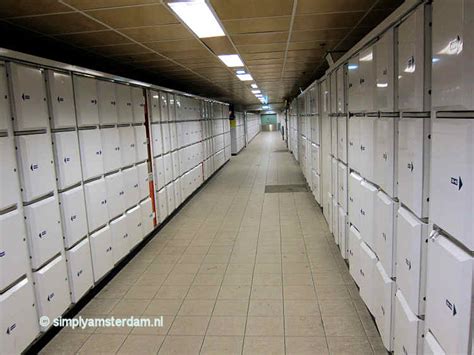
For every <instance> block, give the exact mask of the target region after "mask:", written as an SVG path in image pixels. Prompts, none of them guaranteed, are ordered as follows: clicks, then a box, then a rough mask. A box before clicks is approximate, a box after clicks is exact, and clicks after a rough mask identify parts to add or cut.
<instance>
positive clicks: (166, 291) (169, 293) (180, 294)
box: [155, 286, 189, 300]
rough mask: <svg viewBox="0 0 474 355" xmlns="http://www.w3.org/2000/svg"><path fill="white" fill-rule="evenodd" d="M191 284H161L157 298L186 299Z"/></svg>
mask: <svg viewBox="0 0 474 355" xmlns="http://www.w3.org/2000/svg"><path fill="white" fill-rule="evenodd" d="M188 290H189V286H161V288H160V289H159V290H158V292H157V293H156V295H155V298H163V299H175V300H177V299H184V297H186V294H187V293H188Z"/></svg>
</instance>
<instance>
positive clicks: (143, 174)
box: [137, 162, 150, 200]
mask: <svg viewBox="0 0 474 355" xmlns="http://www.w3.org/2000/svg"><path fill="white" fill-rule="evenodd" d="M137 172H138V189H139V190H140V200H143V199H144V198H145V197H148V196H149V195H150V182H149V178H148V163H147V162H144V163H141V164H139V165H137Z"/></svg>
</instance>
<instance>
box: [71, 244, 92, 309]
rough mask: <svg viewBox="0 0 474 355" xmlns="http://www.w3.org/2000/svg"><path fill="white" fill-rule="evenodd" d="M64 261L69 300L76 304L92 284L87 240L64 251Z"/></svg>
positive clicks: (89, 251)
mask: <svg viewBox="0 0 474 355" xmlns="http://www.w3.org/2000/svg"><path fill="white" fill-rule="evenodd" d="M66 261H67V263H66V265H67V270H68V276H69V288H70V289H71V300H72V303H77V302H78V301H79V300H80V299H81V298H82V296H84V295H85V294H86V292H87V291H89V290H90V288H91V287H92V285H93V284H94V280H93V276H92V260H91V250H90V247H89V239H88V238H84V240H83V241H82V242H80V243H78V244H77V245H75V246H74V248H72V249H70V250H66Z"/></svg>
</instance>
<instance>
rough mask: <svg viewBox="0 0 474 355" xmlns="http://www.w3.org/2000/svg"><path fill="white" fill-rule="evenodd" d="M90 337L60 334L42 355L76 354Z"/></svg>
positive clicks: (46, 347) (86, 335) (45, 348)
mask: <svg viewBox="0 0 474 355" xmlns="http://www.w3.org/2000/svg"><path fill="white" fill-rule="evenodd" d="M89 337H90V334H81V333H78V334H76V333H66V332H59V333H58V334H57V335H56V336H55V337H54V338H53V339H52V340H51V341H50V342H49V343H48V344H47V345H46V346H45V347H44V348H43V350H42V351H41V353H40V354H58V353H63V354H74V353H76V352H77V351H78V350H79V349H80V348H81V347H82V345H84V343H85V342H86V341H87V339H88V338H89Z"/></svg>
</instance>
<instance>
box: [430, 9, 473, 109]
mask: <svg viewBox="0 0 474 355" xmlns="http://www.w3.org/2000/svg"><path fill="white" fill-rule="evenodd" d="M473 23H474V21H473V8H472V3H471V2H470V1H468V0H457V1H452V0H441V1H436V2H434V3H433V37H432V46H433V65H432V68H433V71H432V87H433V96H432V103H433V108H434V109H435V110H442V111H454V110H455V111H473V110H474V104H473V103H474V94H473V93H474V84H473V81H472V80H471V78H472V76H473V74H474V67H473V63H472V55H473V51H472V50H473V38H472V33H473V31H474V27H473Z"/></svg>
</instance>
